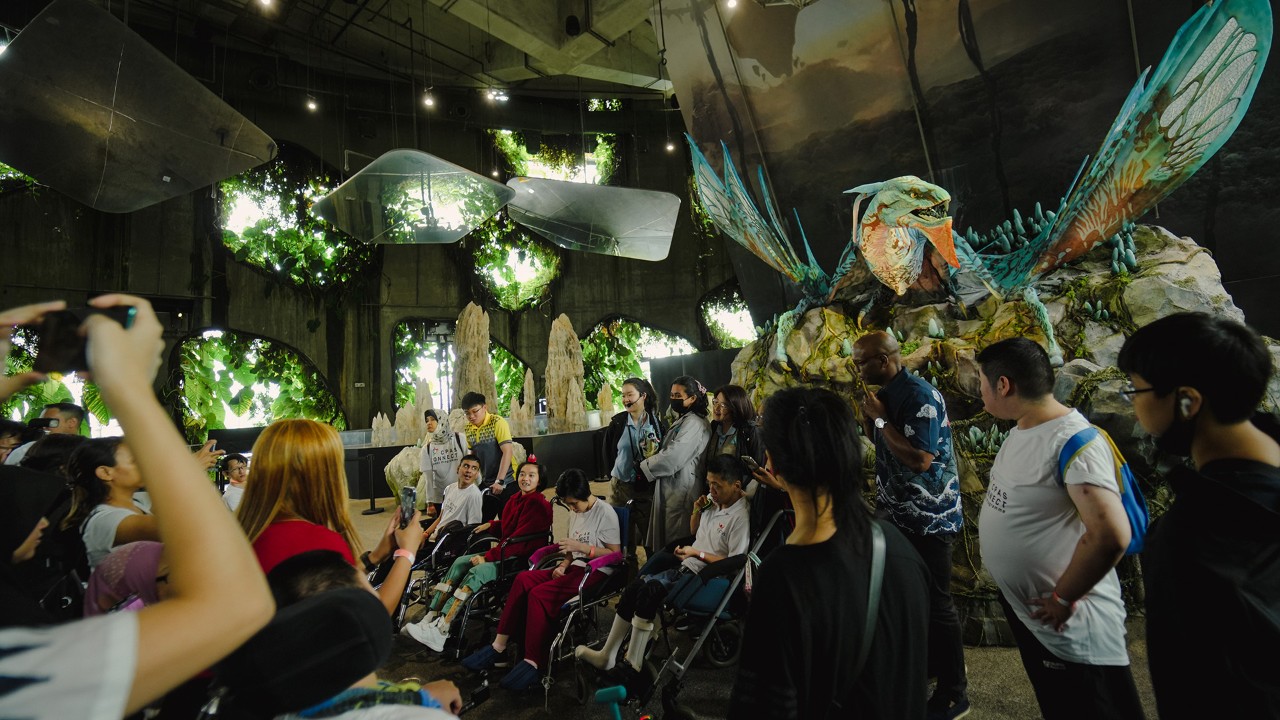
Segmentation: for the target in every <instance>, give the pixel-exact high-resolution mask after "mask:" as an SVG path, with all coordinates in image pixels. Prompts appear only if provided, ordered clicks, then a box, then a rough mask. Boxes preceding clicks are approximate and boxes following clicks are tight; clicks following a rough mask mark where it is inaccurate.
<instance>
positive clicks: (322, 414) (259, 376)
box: [179, 332, 347, 443]
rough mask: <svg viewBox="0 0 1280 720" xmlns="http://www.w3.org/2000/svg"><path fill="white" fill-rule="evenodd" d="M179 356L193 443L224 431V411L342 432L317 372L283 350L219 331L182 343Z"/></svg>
mask: <svg viewBox="0 0 1280 720" xmlns="http://www.w3.org/2000/svg"><path fill="white" fill-rule="evenodd" d="M179 353H180V372H181V374H182V385H181V393H180V405H181V408H182V413H183V427H184V430H185V431H186V434H187V439H188V441H190V442H192V443H202V442H204V441H205V439H206V438H207V437H208V431H209V430H217V429H223V428H225V427H226V420H227V417H226V414H227V409H228V408H229V409H230V411H231V413H232V415H235V416H244V415H253V416H256V417H258V418H261V420H262V422H264V423H269V422H271V421H273V420H278V419H284V418H308V419H311V420H317V421H319V422H323V423H328V424H330V425H333V426H334V427H335V428H337V429H339V430H345V429H346V428H347V421H346V417H345V416H343V414H342V409H341V408H340V407H339V405H338V400H337V398H335V397H334V396H333V393H332V392H330V390H329V388H328V387H327V386H326V385H325V382H324V378H323V377H322V376H321V375H320V373H319V371H317V370H316V369H315V368H314V367H312V366H311V365H310V363H307V362H306V361H305V360H303V359H302V358H301V357H299V356H298V355H297V353H295V352H293V351H292V350H289V349H288V348H285V347H283V346H280V345H278V344H275V343H272V342H271V341H269V340H263V339H261V338H255V337H251V336H241V335H238V334H236V333H232V332H224V333H222V334H221V336H217V335H209V336H207V337H196V338H191V339H189V340H186V341H184V342H183V343H182V346H181V349H180V350H179ZM272 384H274V385H276V386H278V388H279V394H278V395H277V396H276V397H275V398H272V397H271V395H270V394H269V393H268V392H266V386H268V385H272ZM236 385H239V386H240V387H239V389H238V390H237V391H236V392H232V388H233V387H234V386H236Z"/></svg>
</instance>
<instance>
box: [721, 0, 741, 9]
mask: <svg viewBox="0 0 1280 720" xmlns="http://www.w3.org/2000/svg"><path fill="white" fill-rule="evenodd" d="M724 5H725V7H727V8H736V7H738V0H728V1H727V2H725V4H724Z"/></svg>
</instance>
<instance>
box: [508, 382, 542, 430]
mask: <svg viewBox="0 0 1280 720" xmlns="http://www.w3.org/2000/svg"><path fill="white" fill-rule="evenodd" d="M537 409H538V396H537V394H536V391H535V390H534V387H533V371H532V370H528V369H526V370H525V371H524V402H523V403H522V402H520V398H511V412H510V414H509V415H507V423H508V424H510V425H511V434H512V435H515V436H516V437H528V436H531V435H534V434H535V433H536V431H535V429H534V426H533V416H534V414H535V412H536V411H537Z"/></svg>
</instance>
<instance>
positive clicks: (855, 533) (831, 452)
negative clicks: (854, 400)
mask: <svg viewBox="0 0 1280 720" xmlns="http://www.w3.org/2000/svg"><path fill="white" fill-rule="evenodd" d="M762 434H763V436H764V444H765V447H767V448H769V459H770V460H771V461H772V463H773V468H774V470H775V471H776V472H777V473H778V474H779V475H781V476H782V477H783V478H785V479H786V481H787V484H788V485H791V486H795V487H800V488H804V489H805V490H807V491H809V492H810V493H811V494H812V495H813V502H814V510H815V511H816V512H817V513H818V514H819V515H821V514H822V512H823V511H824V510H825V509H826V508H824V507H820V506H818V502H819V498H818V495H819V494H820V493H826V495H827V502H829V503H830V507H831V512H832V515H833V517H834V518H835V523H836V528H837V530H838V531H840V532H841V533H843V534H844V535H845V536H846V537H848V538H849V539H850V541H851V542H853V543H854V544H855V546H856V547H862V546H863V543H865V541H866V537H867V534H868V533H869V531H870V522H871V511H870V509H868V508H867V504H866V503H865V502H864V501H863V499H862V448H861V445H860V443H859V442H858V436H857V432H856V430H855V421H854V418H853V410H852V409H850V407H849V404H848V403H846V402H845V401H844V400H843V399H841V398H840V396H838V395H836V394H835V393H833V392H831V391H830V390H824V389H821V388H790V389H787V390H781V391H779V392H777V393H775V394H774V395H773V396H771V397H770V398H769V399H768V400H767V401H765V410H764V425H763V428H762Z"/></svg>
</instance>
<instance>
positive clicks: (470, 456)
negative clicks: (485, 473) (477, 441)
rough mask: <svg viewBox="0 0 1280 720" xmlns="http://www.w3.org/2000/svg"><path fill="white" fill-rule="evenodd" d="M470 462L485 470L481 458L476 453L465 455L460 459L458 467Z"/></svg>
mask: <svg viewBox="0 0 1280 720" xmlns="http://www.w3.org/2000/svg"><path fill="white" fill-rule="evenodd" d="M468 460H470V461H472V462H474V463H475V464H477V465H479V466H480V469H481V470H483V469H484V463H482V462H480V458H479V456H477V455H476V454H475V453H467V454H466V455H463V456H462V457H460V458H458V467H462V463H464V462H466V461H468Z"/></svg>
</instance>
